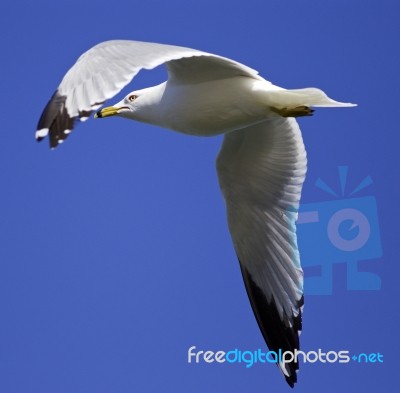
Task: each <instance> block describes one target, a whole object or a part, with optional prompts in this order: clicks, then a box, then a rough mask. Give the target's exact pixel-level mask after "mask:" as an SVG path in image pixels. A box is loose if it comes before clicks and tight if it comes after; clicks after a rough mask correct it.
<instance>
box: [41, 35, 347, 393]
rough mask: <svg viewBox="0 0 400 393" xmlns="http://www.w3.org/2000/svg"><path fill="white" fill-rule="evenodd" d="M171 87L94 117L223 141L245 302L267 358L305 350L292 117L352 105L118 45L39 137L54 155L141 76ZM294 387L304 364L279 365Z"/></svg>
mask: <svg viewBox="0 0 400 393" xmlns="http://www.w3.org/2000/svg"><path fill="white" fill-rule="evenodd" d="M161 64H165V66H166V68H167V71H168V80H167V81H166V82H164V83H161V84H159V85H157V86H152V87H149V88H146V89H142V90H137V91H133V92H131V93H129V94H128V95H127V96H126V97H125V98H124V99H123V100H122V101H120V102H119V103H117V104H115V105H114V106H110V107H107V108H103V109H101V110H100V111H98V112H97V113H96V114H95V117H98V118H102V117H109V116H120V117H125V118H127V119H132V120H137V121H141V122H145V123H150V124H153V125H158V126H161V127H165V128H169V129H171V130H174V131H178V132H181V133H185V134H190V135H196V136H214V135H218V134H224V141H223V144H222V148H221V151H220V152H219V154H218V157H217V172H218V177H219V183H220V187H221V190H222V193H223V195H224V198H225V202H226V209H227V215H228V224H229V230H230V233H231V236H232V240H233V244H234V247H235V250H236V253H237V256H238V259H239V262H240V267H241V271H242V275H243V279H244V283H245V286H246V290H247V294H248V296H249V299H250V303H251V306H252V308H253V312H254V315H255V317H256V319H257V322H258V325H259V327H260V330H261V333H262V335H263V337H264V339H265V342H266V344H267V346H268V348H269V349H270V351H275V352H277V353H278V351H279V350H281V351H282V352H285V351H291V352H292V353H293V352H294V351H295V349H299V334H300V332H301V328H302V308H303V304H304V300H303V299H304V298H303V271H302V269H301V266H300V257H299V251H298V247H297V240H296V226H295V222H296V220H297V209H298V206H299V200H300V195H301V189H302V185H303V182H304V178H305V175H306V170H307V157H306V151H305V149H304V144H303V140H302V136H301V132H300V129H299V126H298V124H297V122H296V120H295V119H294V118H295V117H300V116H310V115H312V113H313V109H311V108H312V107H348V106H354V105H353V104H350V103H341V102H338V101H334V100H332V99H330V98H329V97H328V96H327V95H326V94H325V93H324V92H323V91H321V90H319V89H316V88H305V89H297V90H286V89H283V88H281V87H278V86H275V85H273V84H272V83H270V82H268V81H266V80H265V79H263V78H262V77H261V76H259V75H258V72H257V71H255V70H253V69H251V68H249V67H247V66H245V65H243V64H240V63H238V62H236V61H234V60H231V59H228V58H225V57H221V56H218V55H214V54H210V53H206V52H201V51H198V50H195V49H190V48H184V47H179V46H171V45H162V44H156V43H148V42H138V41H125V40H115V41H106V42H102V43H100V44H98V45H96V46H94V47H93V48H91V49H90V50H88V51H87V52H85V53H84V54H83V55H82V56H81V57H80V58H79V59H78V61H77V62H76V63H75V65H74V66H73V67H72V68H71V69H70V70H69V71H68V72H67V73H66V75H65V76H64V78H63V80H62V81H61V84H60V85H59V87H58V89H57V90H56V92H55V93H54V94H53V96H52V97H51V99H50V101H49V103H48V104H47V106H46V107H45V109H44V111H43V113H42V116H41V117H40V120H39V123H38V127H37V131H36V139H37V140H38V141H40V140H42V139H44V138H45V137H46V136H49V140H50V146H51V147H52V148H55V147H57V146H58V145H59V144H60V143H62V142H64V141H65V139H67V137H68V136H69V135H70V133H71V132H72V130H73V128H74V126H75V124H76V121H77V120H80V121H85V120H87V119H88V117H89V116H90V114H91V113H92V112H93V111H97V110H98V109H99V108H100V107H101V106H102V105H103V104H104V103H105V101H106V100H108V99H109V98H111V97H113V96H114V95H116V94H117V93H118V92H119V91H120V90H121V89H122V88H123V87H125V86H126V85H127V84H128V83H129V82H130V81H131V80H132V79H133V77H134V76H135V75H136V74H137V73H138V72H139V71H140V70H141V69H152V68H155V67H157V66H159V65H161ZM277 364H278V366H279V368H280V370H281V371H282V373H283V375H284V377H285V378H286V381H287V383H288V384H289V385H290V386H291V387H293V386H294V384H295V383H296V382H297V375H296V373H297V371H298V368H299V366H298V363H297V362H295V361H292V362H289V363H284V362H281V363H279V362H278V363H277Z"/></svg>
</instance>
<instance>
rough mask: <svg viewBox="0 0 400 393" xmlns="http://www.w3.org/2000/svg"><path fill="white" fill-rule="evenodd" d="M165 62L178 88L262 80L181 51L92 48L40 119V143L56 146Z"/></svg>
mask: <svg viewBox="0 0 400 393" xmlns="http://www.w3.org/2000/svg"><path fill="white" fill-rule="evenodd" d="M164 63H166V67H167V69H168V74H169V79H170V80H173V81H174V82H175V83H179V82H183V83H187V82H189V83H196V82H199V81H205V80H215V79H219V78H227V77H232V76H234V75H244V76H248V77H252V78H257V79H262V78H261V77H259V76H258V73H257V71H255V70H253V69H251V68H250V67H247V66H245V65H243V64H241V63H238V62H236V61H234V60H231V59H228V58H225V57H222V56H217V55H213V54H210V53H207V52H202V51H199V50H196V49H190V48H185V47H181V46H173V45H163V44H156V43H151V42H140V41H129V40H114V41H105V42H102V43H100V44H98V45H96V46H94V47H93V48H91V49H89V50H88V51H87V52H85V53H84V54H83V55H82V56H80V57H79V59H78V60H77V62H76V63H75V64H74V65H73V66H72V67H71V68H70V69H69V70H68V72H67V73H66V74H65V76H64V78H63V80H62V81H61V83H60V85H59V86H58V88H57V90H56V92H55V93H54V94H53V96H52V97H51V99H50V101H49V102H48V104H47V106H46V107H45V109H44V110H43V113H42V116H41V117H40V120H39V123H38V126H37V131H36V139H37V140H38V141H41V140H42V139H44V138H45V137H46V136H47V135H49V137H50V146H51V147H53V148H54V147H57V146H58V144H59V143H61V142H63V141H64V140H65V139H66V138H67V137H68V135H69V134H70V133H71V131H72V129H73V128H74V125H75V122H76V120H80V121H85V120H87V119H88V117H89V116H90V114H91V113H92V111H95V110H97V109H99V108H100V107H101V106H102V105H103V104H104V102H105V101H106V100H108V99H110V98H112V97H113V96H114V95H116V94H117V93H118V92H119V91H121V90H122V89H123V88H124V87H125V86H126V85H127V84H128V83H129V82H130V81H131V80H132V79H133V78H134V77H135V75H136V74H137V73H138V72H139V71H140V70H141V69H152V68H155V67H157V66H159V65H161V64H164Z"/></svg>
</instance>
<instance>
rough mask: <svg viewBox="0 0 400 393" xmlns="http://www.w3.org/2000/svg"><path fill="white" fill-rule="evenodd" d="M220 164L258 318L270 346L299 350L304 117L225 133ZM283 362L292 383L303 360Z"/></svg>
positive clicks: (237, 246) (235, 238)
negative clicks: (299, 121)
mask: <svg viewBox="0 0 400 393" xmlns="http://www.w3.org/2000/svg"><path fill="white" fill-rule="evenodd" d="M217 170H218V177H219V182H220V186H221V189H222V192H223V194H224V197H225V202H226V207H227V214H228V223H229V229H230V232H231V235H232V239H233V243H234V246H235V250H236V253H237V255H238V258H239V261H240V266H241V270H242V274H243V279H244V282H245V285H246V290H247V294H248V296H249V298H250V302H251V305H252V308H253V311H254V314H255V316H256V319H257V322H258V325H259V327H260V329H261V332H262V334H263V336H264V339H265V341H266V343H267V345H268V348H269V349H270V350H271V351H276V353H278V351H279V350H280V349H281V350H282V352H285V351H291V352H294V350H295V349H296V348H297V349H298V348H299V333H300V331H301V310H302V306H303V271H302V269H301V267H300V258H299V252H298V248H297V240H296V226H295V222H296V219H297V209H298V206H299V200H300V195H301V189H302V185H303V182H304V178H305V174H306V171H307V156H306V152H305V149H304V144H303V140H302V137H301V132H300V129H299V126H298V124H297V122H296V121H295V120H294V119H293V118H278V117H277V118H273V119H270V120H267V121H264V122H262V123H259V124H256V125H253V126H250V127H247V128H245V129H242V130H238V131H233V132H231V133H229V134H226V135H225V138H224V142H223V145H222V148H221V151H220V153H219V155H218V158H217ZM278 365H279V367H280V369H281V371H282V372H283V374H284V376H285V378H286V380H287V382H288V383H289V385H291V386H293V385H294V383H295V382H296V380H297V377H296V370H297V369H298V364H297V363H295V362H291V363H287V364H278Z"/></svg>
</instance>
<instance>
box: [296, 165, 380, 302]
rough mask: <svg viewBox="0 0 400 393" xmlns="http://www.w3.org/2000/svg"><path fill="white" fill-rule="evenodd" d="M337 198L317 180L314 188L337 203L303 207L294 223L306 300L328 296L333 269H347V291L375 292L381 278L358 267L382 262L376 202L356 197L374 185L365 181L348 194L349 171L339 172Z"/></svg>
mask: <svg viewBox="0 0 400 393" xmlns="http://www.w3.org/2000/svg"><path fill="white" fill-rule="evenodd" d="M338 170H339V180H340V188H341V190H340V191H341V193H340V195H339V194H338V193H336V192H335V191H334V190H333V189H332V188H331V187H330V186H328V184H326V183H325V182H324V181H323V180H321V179H320V178H319V179H318V180H317V181H316V183H315V185H316V187H318V188H320V189H321V190H323V191H325V192H326V193H328V194H330V195H332V196H334V197H335V199H334V200H330V201H325V202H318V203H306V204H301V205H300V208H299V216H298V220H297V239H298V243H299V248H300V255H301V261H302V266H303V267H304V269H305V272H306V274H305V280H304V281H305V282H304V289H305V293H306V294H307V295H331V294H332V286H333V285H332V284H333V283H332V273H333V265H335V264H338V263H346V266H347V289H348V290H355V291H361V290H379V289H380V288H381V279H380V277H379V276H378V275H377V274H375V273H372V272H364V271H362V272H360V271H359V269H358V263H359V261H364V260H368V259H376V258H380V257H381V256H382V247H381V240H380V235H379V223H378V213H377V208H376V200H375V197H373V196H365V197H354V195H355V194H357V193H358V192H359V191H361V190H363V189H364V188H366V187H367V186H369V185H371V184H372V179H371V177H370V176H367V177H366V178H365V179H364V180H363V181H362V182H361V183H360V184H359V185H358V186H357V187H356V188H355V189H353V190H352V191H350V192H349V193H347V191H346V182H347V174H348V167H347V166H339V167H338ZM310 267H314V268H318V270H320V275H318V276H310V275H307V268H310Z"/></svg>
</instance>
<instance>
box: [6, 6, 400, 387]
mask: <svg viewBox="0 0 400 393" xmlns="http://www.w3.org/2000/svg"><path fill="white" fill-rule="evenodd" d="M398 12H399V6H398V5H397V2H395V1H387V0H382V1H379V2H378V1H369V2H365V1H351V2H349V1H341V0H335V1H314V0H309V1H303V2H299V1H296V0H283V1H282V0H280V1H277V0H276V1H252V0H248V1H245V2H244V1H243V2H242V1H218V2H217V1H211V0H202V1H201V2H188V1H183V0H182V1H168V2H162V1H159V2H156V1H146V2H134V1H130V2H115V3H112V2H110V1H108V2H105V1H103V0H99V1H96V2H85V1H80V2H77V1H65V2H50V1H48V2H44V1H36V2H31V3H28V2H20V1H13V2H7V3H5V4H3V5H2V12H1V14H0V29H1V36H2V37H3V44H2V51H3V55H2V62H1V67H2V70H1V71H2V73H1V75H2V78H1V86H2V94H1V98H0V100H1V108H2V112H1V120H2V126H1V132H0V138H1V143H0V149H1V151H0V167H1V171H0V179H1V184H2V191H1V193H0V206H1V220H0V235H1V247H0V315H1V319H2V322H1V324H0V390H1V391H2V392H7V393H30V392H41V393H47V392H58V393H70V392H71V393H72V392H73V393H81V392H82V393H83V392H85V393H86V392H96V393H103V392H104V393H106V392H107V393H108V392H113V393H114V392H134V391H140V392H155V391H157V392H163V391H173V392H188V391H190V392H204V391H208V392H221V391H231V392H242V391H274V392H284V391H289V388H288V387H287V386H286V383H285V382H284V380H283V378H282V377H281V375H280V373H279V372H278V370H277V368H276V367H275V366H273V365H268V366H265V365H264V366H262V365H254V366H253V367H251V368H249V369H246V368H245V367H244V365H243V364H231V365H229V364H222V365H216V364H212V365H206V364H199V365H194V364H188V363H187V350H188V348H189V347H190V346H192V345H195V346H196V347H197V348H198V349H199V350H200V349H202V350H214V351H217V350H225V351H227V350H230V349H233V348H239V349H241V350H254V349H257V348H263V349H264V348H265V346H264V342H263V340H262V337H261V334H260V333H259V330H258V327H257V324H256V322H255V319H254V317H253V314H252V311H251V308H250V305H249V302H248V299H247V296H246V293H245V289H244V285H243V283H242V278H241V274H240V269H239V266H238V263H237V260H236V256H235V253H234V251H233V247H232V244H231V240H230V237H229V233H228V229H227V225H226V217H225V210H224V204H223V200H222V198H221V195H220V191H219V187H218V184H217V177H216V173H215V165H214V162H215V156H216V154H217V152H218V150H219V146H220V143H221V138H220V137H217V138H211V139H201V138H195V137H188V136H183V135H180V134H175V133H172V132H167V131H165V130H163V129H160V128H157V127H152V126H149V125H143V124H139V123H134V122H128V121H126V120H125V119H118V118H113V119H104V120H97V121H94V120H93V119H90V120H89V121H88V122H86V123H85V124H81V125H79V126H78V129H77V130H76V132H74V134H73V135H71V137H70V138H69V139H68V141H67V142H66V143H65V144H64V145H62V146H60V148H58V149H57V150H55V151H50V149H49V148H48V145H47V141H46V142H43V143H41V144H37V143H36V142H35V141H34V131H35V127H36V124H37V121H38V118H39V116H40V114H41V111H42V109H43V107H44V105H45V104H46V103H47V101H48V99H49V98H50V96H51V94H52V93H53V91H54V90H55V89H56V87H57V86H58V84H59V82H60V81H61V78H62V76H63V75H64V73H65V72H66V71H67V70H68V68H69V67H70V66H71V65H72V64H73V63H74V62H75V60H76V58H77V57H78V56H79V55H80V54H81V53H82V52H84V51H85V50H87V49H88V48H90V47H91V46H92V45H94V44H96V43H98V42H101V41H103V40H106V39H134V40H145V41H154V42H160V43H169V44H175V45H182V46H188V47H193V48H196V49H202V50H205V51H208V52H213V53H217V54H221V55H224V56H227V57H230V58H233V59H235V60H238V61H240V62H243V63H245V64H247V65H249V66H250V67H252V68H255V69H257V70H259V71H260V73H261V75H263V76H264V77H265V78H266V79H268V80H271V81H272V82H273V83H275V84H277V85H281V86H283V87H287V88H300V87H308V86H316V87H320V88H322V89H324V90H325V91H326V92H327V93H328V94H329V95H330V96H331V97H333V98H335V99H338V100H341V101H345V102H346V101H351V102H355V103H358V105H359V106H358V107H357V108H352V109H349V108H345V109H321V110H318V111H316V113H315V116H314V117H313V118H306V119H301V120H300V126H301V128H302V131H303V137H304V141H305V144H306V148H307V152H308V157H309V170H308V176H307V180H306V183H305V186H304V192H303V198H302V202H303V205H304V209H305V210H307V209H314V210H315V209H317V210H318V209H319V211H320V212H321V217H322V216H323V214H325V215H326V217H327V218H326V220H329V217H330V216H329V214H333V213H332V212H333V211H335V209H336V210H340V209H343V208H347V209H350V208H351V209H353V210H359V211H362V212H363V214H364V215H365V216H366V217H367V218H368V220H369V222H370V233H371V234H372V235H371V237H370V239H372V240H371V241H370V242H369V243H367V245H366V246H365V247H367V246H368V248H364V249H363V250H361V251H360V252H359V253H340V252H339V253H335V252H336V251H337V250H336V249H335V250H336V251H335V252H333V251H332V250H331V251H332V252H331V251H330V249H329V250H328V248H326V247H328V246H326V247H325V246H321V245H320V244H319V243H317V242H315V241H314V242H313V238H310V236H311V235H310V233H312V231H311V230H310V231H308V229H307V228H311V227H303V229H299V231H300V230H301V231H302V232H301V234H300V235H301V239H300V240H301V241H300V252H303V254H304V255H311V257H310V258H311V259H312V258H316V260H311V259H310V260H308V261H303V262H304V263H305V264H307V265H309V266H307V270H306V284H307V282H309V283H311V280H310V277H311V276H313V275H314V276H315V275H318V274H321V271H322V269H323V267H322V266H325V268H326V267H328V270H329V268H330V269H331V272H330V273H328V275H327V276H326V277H325V278H327V282H328V284H329V285H331V286H332V288H331V293H330V294H327V295H322V294H321V292H323V290H324V289H326V287H323V286H322V284H320V285H319V284H318V285H319V286H318V285H317V287H316V289H315V288H314V289H315V292H316V293H314V294H312V293H311V284H310V285H309V288H310V289H309V295H308V296H307V297H306V305H305V310H304V331H303V334H302V336H301V343H302V349H304V350H307V351H311V350H317V349H318V348H322V349H323V350H326V351H329V350H334V351H339V350H344V349H346V350H349V351H350V352H351V354H359V353H361V352H365V353H378V352H379V353H381V354H383V356H384V362H383V363H380V364H377V363H369V364H358V363H356V362H351V363H349V364H303V365H301V370H300V373H299V383H298V384H297V385H296V388H295V389H296V391H297V392H310V391H320V392H338V391H343V392H346V391H356V390H357V391H363V392H373V391H377V390H380V391H382V390H387V391H394V390H395V386H396V385H395V378H393V374H394V373H395V372H396V370H395V366H396V364H397V359H396V355H397V354H396V349H397V348H398V331H397V330H398V328H397V326H398V320H399V315H398V310H397V306H396V304H397V302H396V299H397V297H398V283H397V281H398V279H397V276H398V274H399V265H398V255H397V252H396V251H397V247H396V244H395V242H396V240H397V238H398V228H397V223H398V219H399V207H398V197H399V195H398V191H399V190H398V185H397V181H398V166H399V162H398V153H397V152H398V141H399V137H398V132H399V130H398V127H397V125H396V123H395V121H396V119H397V113H398V97H397V96H398V91H399V86H398V70H399V66H400V64H399V58H398V54H397V51H396V48H397V46H398V39H399V37H400V34H399V33H400V27H399V24H398V18H397V15H398ZM164 77H165V72H164V70H162V69H160V70H158V69H157V70H154V71H152V72H144V73H142V74H141V75H139V77H138V78H137V79H135V81H134V82H133V84H131V85H130V87H128V88H127V89H125V90H124V91H123V92H122V93H121V94H120V95H119V96H117V97H116V98H115V99H113V100H110V103H113V102H116V101H118V100H119V99H120V97H122V96H124V95H125V94H127V93H128V92H129V91H131V90H135V89H137V88H141V87H145V86H148V85H154V84H156V83H158V82H160V81H162V80H163V78H164ZM344 166H346V167H348V174H347V179H346V185H345V189H344V192H343V193H342V192H341V188H340V177H339V175H338V167H344ZM368 176H370V178H371V179H372V181H373V182H372V184H370V185H369V186H368V187H366V188H364V189H363V190H360V191H359V192H358V193H356V194H354V195H350V194H351V191H352V190H354V189H355V188H356V187H357V185H358V184H359V183H360V182H361V181H362V180H363V179H364V178H366V177H368ZM318 178H320V179H322V180H323V181H324V182H325V183H326V184H328V185H329V186H330V187H331V188H332V189H333V190H334V191H335V192H336V194H337V195H336V196H334V195H331V194H329V193H327V192H326V191H323V190H321V189H320V188H318V187H316V186H315V183H316V181H317V179H318ZM368 198H369V199H368ZM375 207H376V209H375ZM329 209H333V210H329ZM347 224H348V223H347ZM347 224H346V223H344V225H345V226H344V227H342V228H341V229H340V231H341V232H340V233H341V236H343V237H344V238H346V237H347V240H348V241H352V240H354V238H356V237H357V236H358V235H359V232H357V231H361V230H362V228H355V229H354V228H353V229H351V228H350V227H346V225H347ZM304 225H305V224H304ZM326 225H327V222H325V221H324V222H321V227H320V229H318V230H317V233H318V232H320V233H325V232H324V231H326ZM304 228H305V229H304ZM354 231H356V232H354ZM372 236H373V238H372ZM324 247H325V248H324ZM302 248H303V251H302ZM351 266H353V267H354V266H357V269H358V270H359V271H361V272H368V273H370V275H369V276H366V275H364V276H362V277H367V281H366V282H364V281H362V280H361V278H360V277H361V276H360V275H355V277H356V278H355V279H354V280H355V281H354V280H353V281H352V282H351V283H350V284H348V281H349V278H348V277H349V271H350V269H351ZM368 277H369V279H370V280H369V281H368ZM307 280H308V281H307ZM377 283H378V284H377ZM324 285H325V284H324ZM349 286H350V287H351V286H353V289H351V288H349ZM374 286H375V287H374ZM373 288H375V289H373ZM306 292H307V287H306Z"/></svg>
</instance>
